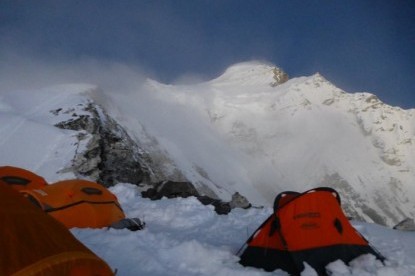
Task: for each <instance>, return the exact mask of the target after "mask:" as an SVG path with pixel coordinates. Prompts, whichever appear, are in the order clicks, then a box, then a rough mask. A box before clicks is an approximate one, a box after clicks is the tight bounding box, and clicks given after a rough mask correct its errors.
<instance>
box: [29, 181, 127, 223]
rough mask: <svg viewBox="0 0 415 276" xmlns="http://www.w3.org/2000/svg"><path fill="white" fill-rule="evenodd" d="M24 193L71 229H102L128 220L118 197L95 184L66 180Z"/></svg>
mask: <svg viewBox="0 0 415 276" xmlns="http://www.w3.org/2000/svg"><path fill="white" fill-rule="evenodd" d="M23 193H24V194H25V196H26V197H28V198H29V200H31V201H32V202H33V203H35V204H36V205H38V206H39V207H41V208H42V209H43V210H44V211H45V212H47V213H48V214H49V215H51V216H52V217H54V218H55V219H57V220H58V221H60V222H62V223H63V224H64V225H65V226H66V227H68V228H72V227H79V228H102V227H107V226H110V225H111V224H112V223H114V222H117V221H119V220H121V219H124V218H125V215H124V212H123V210H122V209H121V206H120V204H119V203H118V200H117V198H116V196H115V195H114V194H112V193H111V192H110V191H109V190H108V189H106V188H105V187H103V186H102V185H100V184H98V183H95V182H92V181H87V180H81V179H74V180H64V181H59V182H56V183H54V184H51V185H48V186H45V187H43V188H41V189H34V190H26V191H23Z"/></svg>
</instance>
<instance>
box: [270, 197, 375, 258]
mask: <svg viewBox="0 0 415 276" xmlns="http://www.w3.org/2000/svg"><path fill="white" fill-rule="evenodd" d="M278 216H279V217H280V220H281V232H282V235H283V236H284V238H285V240H286V242H287V244H288V249H289V250H291V251H294V250H302V249H308V248H314V247H322V246H330V245H334V244H354V245H367V242H366V241H365V240H364V239H363V238H362V236H361V235H360V234H359V233H358V232H357V231H356V230H355V229H354V228H353V226H352V225H351V224H350V222H349V221H348V219H347V218H346V216H345V215H344V213H343V210H342V209H341V207H340V206H339V204H338V202H337V199H336V198H335V197H334V196H333V195H332V194H331V193H330V192H327V191H318V192H311V193H306V194H303V195H301V196H300V197H299V198H298V199H296V200H294V201H292V202H290V203H288V204H287V205H285V206H284V208H281V209H280V210H279V211H278ZM336 221H337V224H339V225H340V227H341V233H340V232H339V231H338V230H337V229H336V227H335V224H336Z"/></svg>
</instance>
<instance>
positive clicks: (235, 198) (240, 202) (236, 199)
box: [229, 192, 251, 209]
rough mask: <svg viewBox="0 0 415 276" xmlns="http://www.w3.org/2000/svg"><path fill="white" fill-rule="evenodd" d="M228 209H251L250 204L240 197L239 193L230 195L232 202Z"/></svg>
mask: <svg viewBox="0 0 415 276" xmlns="http://www.w3.org/2000/svg"><path fill="white" fill-rule="evenodd" d="M229 205H230V207H231V208H232V209H233V208H242V209H247V208H250V207H251V203H249V201H248V200H247V199H246V197H244V196H242V195H241V194H240V193H238V192H236V193H234V194H233V195H232V200H231V202H229Z"/></svg>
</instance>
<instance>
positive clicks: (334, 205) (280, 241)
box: [240, 187, 383, 275]
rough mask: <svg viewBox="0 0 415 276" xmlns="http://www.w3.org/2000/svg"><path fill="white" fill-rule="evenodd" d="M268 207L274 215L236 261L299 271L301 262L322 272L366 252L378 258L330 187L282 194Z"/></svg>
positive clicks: (380, 257)
mask: <svg viewBox="0 0 415 276" xmlns="http://www.w3.org/2000/svg"><path fill="white" fill-rule="evenodd" d="M274 207H275V210H274V213H273V214H272V215H271V216H270V217H269V218H268V219H267V220H265V222H264V223H263V224H262V225H261V226H260V227H259V228H258V229H257V230H256V231H255V233H254V234H253V235H252V236H251V237H250V238H249V239H248V241H247V243H246V247H245V248H244V251H243V252H242V254H241V255H240V258H241V259H240V263H241V264H242V265H245V266H254V267H258V268H263V269H265V270H267V271H273V270H275V269H282V270H285V271H287V272H289V273H290V274H292V275H299V274H300V273H301V271H302V270H303V269H304V264H303V263H304V262H307V263H308V264H309V265H310V266H312V267H313V268H314V269H315V270H316V271H317V272H318V273H319V274H320V275H325V266H326V265H327V264H329V263H330V262H333V261H335V260H338V259H340V260H342V261H344V262H345V263H348V262H350V261H351V260H352V259H354V258H356V257H358V256H360V255H362V254H367V253H370V254H373V255H375V256H376V257H377V258H378V259H380V260H383V257H382V256H381V255H380V254H379V253H378V252H377V251H375V250H374V249H373V248H372V247H371V246H370V245H369V243H368V241H367V240H366V239H365V238H364V237H363V236H362V235H361V234H360V233H358V232H357V231H356V230H355V229H354V228H353V226H352V225H351V224H350V222H349V221H348V219H347V217H346V216H345V214H344V213H343V210H342V208H341V206H340V196H339V194H338V193H337V192H336V191H335V190H334V189H331V188H326V187H323V188H316V189H313V190H310V191H307V192H304V193H301V194H300V193H295V192H287V193H282V194H280V195H278V196H277V198H276V201H275V202H274Z"/></svg>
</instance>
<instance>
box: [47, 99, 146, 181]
mask: <svg viewBox="0 0 415 276" xmlns="http://www.w3.org/2000/svg"><path fill="white" fill-rule="evenodd" d="M61 111H62V110H61V109H57V110H53V111H51V113H53V114H55V115H58V114H59V112H61ZM81 111H82V112H83V113H84V114H81V115H78V114H77V113H76V112H74V111H73V110H67V111H63V113H65V112H66V113H68V112H73V114H72V118H71V119H70V120H67V121H64V122H60V123H57V124H55V126H56V127H59V128H62V129H71V130H76V131H79V133H78V136H77V137H78V141H79V142H78V149H79V150H78V152H77V154H76V155H75V157H74V159H73V163H72V168H71V169H72V170H73V172H74V173H75V174H76V175H80V176H87V177H89V178H91V179H94V180H95V181H98V182H100V183H102V184H104V185H105V186H107V187H108V186H112V185H114V184H116V183H119V182H126V183H132V184H140V183H142V182H144V181H146V180H148V179H150V178H151V170H150V169H149V167H148V166H147V164H146V160H145V159H146V157H145V156H144V154H143V151H142V150H140V149H139V147H138V146H137V144H136V143H135V142H134V141H133V140H132V139H131V138H130V136H129V135H128V134H127V132H126V131H125V130H124V129H123V128H122V127H121V126H120V125H119V124H117V123H116V122H115V121H114V120H113V119H112V118H111V117H110V116H108V115H107V114H106V113H105V111H103V110H102V109H101V108H100V107H99V106H98V105H96V104H95V103H93V102H88V103H87V104H86V105H82V107H81ZM85 113H86V114H85ZM80 148H82V149H80Z"/></svg>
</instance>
